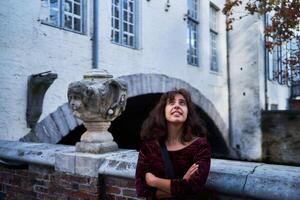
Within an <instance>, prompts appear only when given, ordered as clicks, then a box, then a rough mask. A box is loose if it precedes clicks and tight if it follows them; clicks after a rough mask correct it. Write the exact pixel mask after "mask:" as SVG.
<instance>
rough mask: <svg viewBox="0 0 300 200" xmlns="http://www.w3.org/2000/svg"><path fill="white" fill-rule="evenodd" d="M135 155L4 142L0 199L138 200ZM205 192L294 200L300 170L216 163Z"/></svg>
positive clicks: (298, 192)
mask: <svg viewBox="0 0 300 200" xmlns="http://www.w3.org/2000/svg"><path fill="white" fill-rule="evenodd" d="M137 156H138V153H137V152H136V151H135V150H118V151H116V152H112V153H105V154H90V153H81V152H76V151H75V148H74V146H65V145H53V144H44V143H23V142H10V141H0V158H1V161H2V165H1V166H0V185H1V186H2V187H0V196H1V197H3V199H5V198H8V199H24V197H28V199H39V198H47V199H51V198H53V199H57V198H58V197H59V198H62V199H64V198H65V199H66V198H68V197H71V198H79V197H85V198H89V199H115V198H117V197H122V198H124V199H138V198H137V197H136V193H135V188H134V173H135V167H136V160H137ZM1 188H2V189H1ZM206 188H207V189H208V190H209V191H211V192H212V195H213V196H218V199H226V198H227V199H228V198H234V199H281V200H284V199H286V200H287V199H289V200H296V199H300V167H291V166H282V165H269V164H264V163H253V162H242V161H230V160H221V159H212V164H211V171H210V174H209V177H208V181H207V184H206ZM20 191H22V192H21V193H20Z"/></svg>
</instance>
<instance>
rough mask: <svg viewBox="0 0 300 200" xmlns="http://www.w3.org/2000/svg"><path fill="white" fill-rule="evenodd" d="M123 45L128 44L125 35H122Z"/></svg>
mask: <svg viewBox="0 0 300 200" xmlns="http://www.w3.org/2000/svg"><path fill="white" fill-rule="evenodd" d="M123 43H124V44H125V45H127V44H128V35H126V34H123Z"/></svg>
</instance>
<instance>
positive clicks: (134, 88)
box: [118, 74, 228, 135]
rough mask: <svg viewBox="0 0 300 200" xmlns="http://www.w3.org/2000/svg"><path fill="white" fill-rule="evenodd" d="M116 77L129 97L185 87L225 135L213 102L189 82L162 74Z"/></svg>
mask: <svg viewBox="0 0 300 200" xmlns="http://www.w3.org/2000/svg"><path fill="white" fill-rule="evenodd" d="M118 78H119V79H121V80H123V81H124V82H126V83H127V87H128V97H129V98H130V97H134V96H139V95H144V94H151V93H164V92H167V91H170V90H173V89H174V88H185V89H186V90H188V91H189V92H190V93H191V96H192V100H193V102H194V103H195V105H196V106H198V107H200V108H202V109H203V111H204V112H205V113H206V114H207V115H208V116H209V117H210V118H211V119H212V120H213V122H214V123H215V125H216V126H217V128H218V129H219V131H220V132H221V133H222V134H223V135H227V132H228V127H227V126H226V124H225V122H224V121H223V119H222V117H221V116H220V114H219V112H218V111H217V110H216V108H215V106H214V105H213V103H212V102H211V101H210V100H209V99H207V98H206V97H205V96H204V95H203V94H202V93H201V92H200V91H199V90H197V89H196V88H194V87H192V86H191V85H190V84H189V83H187V82H185V81H183V80H181V79H178V78H174V77H169V76H166V75H163V74H132V75H126V76H120V77H118Z"/></svg>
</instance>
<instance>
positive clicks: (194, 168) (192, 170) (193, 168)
mask: <svg viewBox="0 0 300 200" xmlns="http://www.w3.org/2000/svg"><path fill="white" fill-rule="evenodd" d="M197 170H198V165H197V164H196V163H195V164H193V165H192V166H191V167H190V168H189V169H188V170H187V172H186V173H185V175H184V176H183V179H184V180H186V181H189V180H190V178H191V177H192V175H193V174H194V173H195V172H196V171H197Z"/></svg>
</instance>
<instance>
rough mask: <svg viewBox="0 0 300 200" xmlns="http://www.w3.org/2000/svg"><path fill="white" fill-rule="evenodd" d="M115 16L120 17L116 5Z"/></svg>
mask: <svg viewBox="0 0 300 200" xmlns="http://www.w3.org/2000/svg"><path fill="white" fill-rule="evenodd" d="M114 14H115V17H116V18H119V8H118V7H115V13H114Z"/></svg>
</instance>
